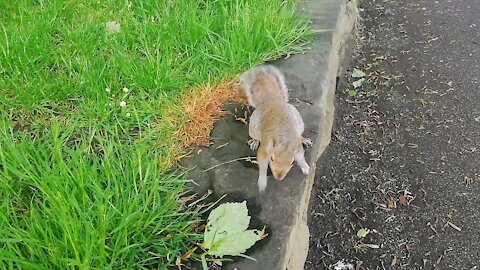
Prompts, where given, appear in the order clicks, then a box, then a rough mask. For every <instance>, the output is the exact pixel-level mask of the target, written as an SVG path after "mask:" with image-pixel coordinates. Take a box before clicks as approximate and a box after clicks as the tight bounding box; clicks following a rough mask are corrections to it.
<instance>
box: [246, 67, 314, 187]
mask: <svg viewBox="0 0 480 270" xmlns="http://www.w3.org/2000/svg"><path fill="white" fill-rule="evenodd" d="M239 90H240V91H242V92H243V94H244V95H245V96H246V97H247V100H248V103H249V105H251V106H252V107H254V108H255V110H254V111H253V113H252V115H251V117H250V123H249V131H248V133H249V135H250V137H251V138H252V139H251V140H249V141H248V142H247V143H248V145H249V146H250V148H251V149H252V150H253V151H255V150H257V149H258V151H257V163H258V168H259V176H258V188H259V191H260V192H263V191H265V188H266V187H267V170H268V166H269V165H270V169H271V171H272V173H273V176H274V178H275V179H277V180H280V181H281V180H283V179H284V178H285V176H286V175H287V173H288V172H289V171H290V169H291V168H292V166H293V163H294V162H295V161H296V162H297V165H298V166H299V167H300V169H301V170H302V172H303V174H308V172H309V171H310V166H308V164H307V162H306V161H305V157H304V149H303V145H305V146H311V145H312V141H311V140H310V139H308V138H305V137H303V136H302V133H303V130H304V123H303V120H302V117H301V116H300V113H299V112H298V110H297V109H296V108H295V107H294V106H293V105H291V104H289V103H288V89H287V85H286V84H285V78H284V76H283V74H282V73H281V72H280V71H279V70H278V69H277V68H275V67H274V66H271V65H260V66H257V67H254V68H252V69H250V70H247V71H246V72H245V73H243V74H242V75H241V76H240V83H239Z"/></svg>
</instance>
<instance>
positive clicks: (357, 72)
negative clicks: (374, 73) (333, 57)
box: [352, 68, 365, 78]
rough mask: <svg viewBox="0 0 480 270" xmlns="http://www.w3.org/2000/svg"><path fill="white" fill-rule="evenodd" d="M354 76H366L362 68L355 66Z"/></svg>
mask: <svg viewBox="0 0 480 270" xmlns="http://www.w3.org/2000/svg"><path fill="white" fill-rule="evenodd" d="M352 77H353V78H363V77H365V72H363V71H361V70H360V69H357V68H354V69H353V72H352Z"/></svg>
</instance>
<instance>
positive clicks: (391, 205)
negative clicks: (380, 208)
mask: <svg viewBox="0 0 480 270" xmlns="http://www.w3.org/2000/svg"><path fill="white" fill-rule="evenodd" d="M387 206H388V208H390V209H393V208H395V200H393V198H392V197H388V198H387Z"/></svg>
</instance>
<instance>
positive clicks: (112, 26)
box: [105, 21, 120, 34]
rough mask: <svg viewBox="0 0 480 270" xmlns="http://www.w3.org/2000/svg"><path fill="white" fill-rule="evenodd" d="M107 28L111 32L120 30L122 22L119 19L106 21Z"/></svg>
mask: <svg viewBox="0 0 480 270" xmlns="http://www.w3.org/2000/svg"><path fill="white" fill-rule="evenodd" d="M105 28H107V32H108V33H109V34H114V33H118V32H120V23H119V22H117V21H110V22H107V23H105Z"/></svg>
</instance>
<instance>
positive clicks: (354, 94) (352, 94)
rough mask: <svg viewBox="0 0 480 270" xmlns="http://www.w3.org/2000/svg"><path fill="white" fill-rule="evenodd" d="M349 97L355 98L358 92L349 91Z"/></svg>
mask: <svg viewBox="0 0 480 270" xmlns="http://www.w3.org/2000/svg"><path fill="white" fill-rule="evenodd" d="M348 95H349V96H351V97H354V96H356V95H357V91H355V90H349V91H348Z"/></svg>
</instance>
